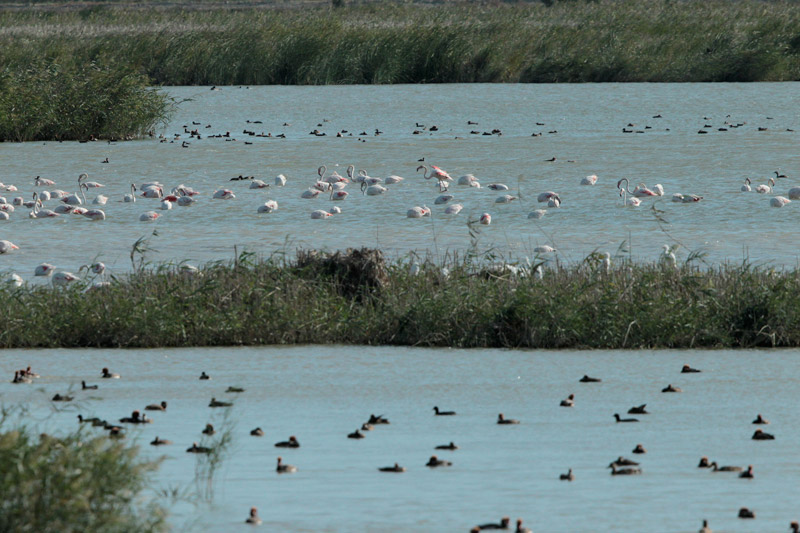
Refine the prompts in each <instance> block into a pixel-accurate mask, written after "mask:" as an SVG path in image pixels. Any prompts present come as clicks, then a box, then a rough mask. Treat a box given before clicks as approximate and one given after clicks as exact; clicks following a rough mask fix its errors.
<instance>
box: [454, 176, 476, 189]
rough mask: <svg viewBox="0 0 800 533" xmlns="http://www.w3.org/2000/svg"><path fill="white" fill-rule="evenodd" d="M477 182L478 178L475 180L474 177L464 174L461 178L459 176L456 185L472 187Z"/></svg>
mask: <svg viewBox="0 0 800 533" xmlns="http://www.w3.org/2000/svg"><path fill="white" fill-rule="evenodd" d="M477 181H478V178H476V177H475V176H474V175H472V174H464V175H463V176H459V178H458V181H457V182H456V183H458V185H467V186H468V187H472V184H473V183H477Z"/></svg>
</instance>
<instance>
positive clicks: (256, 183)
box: [250, 180, 269, 189]
mask: <svg viewBox="0 0 800 533" xmlns="http://www.w3.org/2000/svg"><path fill="white" fill-rule="evenodd" d="M267 187H269V183H264V182H263V181H262V180H253V181H251V182H250V188H251V189H266V188H267Z"/></svg>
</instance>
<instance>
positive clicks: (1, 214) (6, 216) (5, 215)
mask: <svg viewBox="0 0 800 533" xmlns="http://www.w3.org/2000/svg"><path fill="white" fill-rule="evenodd" d="M10 218H11V215H9V214H8V213H6V212H5V211H0V220H8V219H10Z"/></svg>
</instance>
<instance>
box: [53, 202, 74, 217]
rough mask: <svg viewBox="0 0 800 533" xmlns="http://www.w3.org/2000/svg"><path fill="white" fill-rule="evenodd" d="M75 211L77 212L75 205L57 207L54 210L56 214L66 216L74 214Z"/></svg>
mask: <svg viewBox="0 0 800 533" xmlns="http://www.w3.org/2000/svg"><path fill="white" fill-rule="evenodd" d="M74 210H75V206H74V205H69V204H61V205H57V206H56V208H55V209H54V211H55V212H56V213H58V214H61V215H66V214H67V213H72V212H73V211H74Z"/></svg>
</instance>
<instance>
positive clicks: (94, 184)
mask: <svg viewBox="0 0 800 533" xmlns="http://www.w3.org/2000/svg"><path fill="white" fill-rule="evenodd" d="M85 179H89V174H87V173H86V172H84V173H83V174H81V175H80V176H78V183H81V182H83V184H84V185H86V187H87V188H89V189H96V188H98V187H105V185H103V184H102V183H97V182H96V181H83V180H85Z"/></svg>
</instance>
